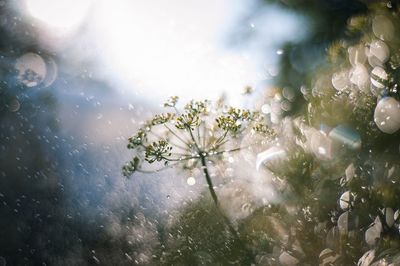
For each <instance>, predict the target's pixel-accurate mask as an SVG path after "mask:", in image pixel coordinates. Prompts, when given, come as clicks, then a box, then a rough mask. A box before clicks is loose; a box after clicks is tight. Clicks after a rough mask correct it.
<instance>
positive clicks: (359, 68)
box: [349, 64, 369, 90]
mask: <svg viewBox="0 0 400 266" xmlns="http://www.w3.org/2000/svg"><path fill="white" fill-rule="evenodd" d="M349 77H350V81H351V83H353V84H355V85H357V86H358V88H359V89H361V90H364V89H365V88H366V87H367V85H368V81H369V74H368V71H367V68H366V67H365V66H364V65H361V64H358V65H356V66H355V67H353V68H352V70H351V71H350V76H349Z"/></svg>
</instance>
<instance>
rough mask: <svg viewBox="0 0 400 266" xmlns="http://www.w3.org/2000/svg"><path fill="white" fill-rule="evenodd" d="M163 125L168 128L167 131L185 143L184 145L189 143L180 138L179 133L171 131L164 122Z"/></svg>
mask: <svg viewBox="0 0 400 266" xmlns="http://www.w3.org/2000/svg"><path fill="white" fill-rule="evenodd" d="M164 126H165V127H166V128H167V129H168V131H169V132H170V133H171V134H172V135H174V136H175V137H176V138H177V139H179V140H180V141H181V142H182V143H183V144H185V145H186V146H190V145H189V143H188V142H187V141H186V140H184V139H182V138H181V137H179V135H178V134H176V133H175V131H173V130H172V129H171V128H170V127H169V126H167V125H166V124H164Z"/></svg>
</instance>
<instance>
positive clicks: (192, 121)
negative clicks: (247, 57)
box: [123, 96, 275, 176]
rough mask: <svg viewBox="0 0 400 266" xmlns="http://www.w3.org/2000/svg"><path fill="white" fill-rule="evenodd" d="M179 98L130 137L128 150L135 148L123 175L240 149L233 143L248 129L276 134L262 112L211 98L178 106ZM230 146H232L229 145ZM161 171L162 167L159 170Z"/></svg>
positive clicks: (263, 133) (168, 104)
mask: <svg viewBox="0 0 400 266" xmlns="http://www.w3.org/2000/svg"><path fill="white" fill-rule="evenodd" d="M178 101H179V98H178V97H177V96H174V97H171V98H170V99H168V100H167V101H166V102H165V103H164V107H165V108H166V109H168V111H169V112H166V113H161V114H156V115H154V116H153V117H152V118H151V119H150V120H148V121H145V122H144V123H143V126H142V127H141V128H140V129H138V131H137V132H136V134H135V135H133V136H132V137H130V138H129V140H128V141H129V142H128V149H132V150H134V151H135V154H134V156H133V158H132V160H131V161H130V162H128V163H127V164H126V165H125V166H124V167H123V174H124V175H125V176H130V175H131V174H132V173H134V172H136V171H143V172H146V171H147V170H146V169H144V167H143V166H144V164H146V163H147V164H152V163H162V164H163V167H162V169H164V168H166V167H169V166H172V165H177V164H182V165H183V166H184V168H185V167H186V166H187V162H188V161H192V162H193V161H194V163H192V164H191V165H196V162H201V161H202V160H204V158H207V160H211V159H212V158H217V157H218V156H220V155H222V154H223V153H227V152H234V151H238V150H240V149H241V148H244V147H239V146H237V147H233V148H232V145H230V144H231V143H230V142H233V140H237V139H238V138H240V137H241V136H243V133H244V132H250V133H253V134H262V135H264V136H265V137H269V138H271V137H274V135H275V133H274V132H273V130H272V129H271V128H269V127H268V126H267V125H266V124H265V123H264V118H263V116H262V115H260V113H259V112H253V111H250V110H247V109H240V108H234V107H231V106H225V105H224V104H223V103H221V102H218V103H217V104H213V103H212V102H211V101H208V100H204V101H194V100H192V101H189V102H188V103H187V104H185V105H183V107H182V108H181V109H180V108H178ZM228 147H229V148H228ZM159 170H160V169H159Z"/></svg>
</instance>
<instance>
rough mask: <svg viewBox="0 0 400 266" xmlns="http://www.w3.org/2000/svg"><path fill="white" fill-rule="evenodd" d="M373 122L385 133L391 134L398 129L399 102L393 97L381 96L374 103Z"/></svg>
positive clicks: (399, 126)
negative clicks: (375, 103) (376, 102)
mask: <svg viewBox="0 0 400 266" xmlns="http://www.w3.org/2000/svg"><path fill="white" fill-rule="evenodd" d="M374 122H375V124H376V125H377V126H378V128H379V129H380V130H381V131H382V132H385V133H388V134H393V133H395V132H396V131H397V130H399V129H400V102H398V101H397V100H396V99H395V98H392V97H385V98H382V99H381V100H380V101H379V102H378V104H377V105H376V108H375V112H374Z"/></svg>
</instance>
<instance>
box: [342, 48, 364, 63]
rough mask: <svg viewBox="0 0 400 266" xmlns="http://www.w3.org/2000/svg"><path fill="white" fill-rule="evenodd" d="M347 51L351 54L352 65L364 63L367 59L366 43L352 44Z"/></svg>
mask: <svg viewBox="0 0 400 266" xmlns="http://www.w3.org/2000/svg"><path fill="white" fill-rule="evenodd" d="M347 53H348V54H349V61H350V64H351V65H352V66H356V65H358V64H361V65H362V64H364V63H365V61H366V60H367V56H366V54H365V46H364V45H356V46H351V47H349V48H348V49H347Z"/></svg>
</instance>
